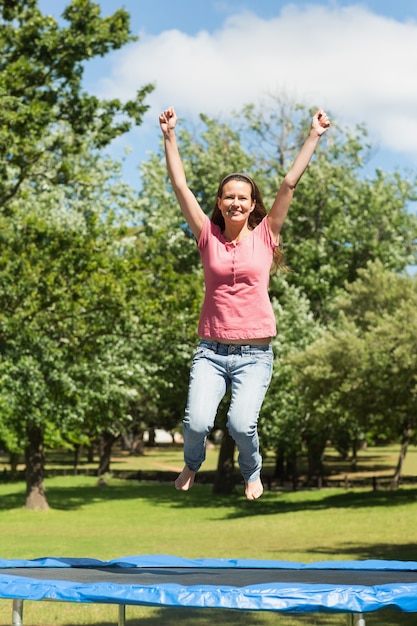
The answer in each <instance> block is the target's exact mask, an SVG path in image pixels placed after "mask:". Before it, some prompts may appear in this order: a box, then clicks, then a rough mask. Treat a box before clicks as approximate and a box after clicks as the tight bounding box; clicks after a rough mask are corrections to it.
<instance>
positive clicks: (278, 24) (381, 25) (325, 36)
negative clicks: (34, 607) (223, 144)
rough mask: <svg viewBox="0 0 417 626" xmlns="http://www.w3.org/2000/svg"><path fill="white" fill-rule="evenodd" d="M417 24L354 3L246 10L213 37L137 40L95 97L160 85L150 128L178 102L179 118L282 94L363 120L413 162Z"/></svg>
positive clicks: (344, 118) (168, 34) (173, 34)
mask: <svg viewBox="0 0 417 626" xmlns="http://www.w3.org/2000/svg"><path fill="white" fill-rule="evenodd" d="M416 77H417V23H416V22H411V21H410V22H406V23H403V22H396V21H395V20H393V19H389V18H384V17H382V16H377V15H375V14H373V13H371V12H370V11H368V10H366V9H365V8H363V7H361V6H359V5H352V6H349V7H345V8H340V7H333V8H329V7H324V6H320V5H307V7H306V8H304V9H303V8H298V7H296V6H295V5H288V6H287V7H286V8H285V9H284V10H283V11H282V12H281V14H280V15H279V16H278V17H276V18H274V19H270V20H265V19H261V18H259V17H257V16H256V15H254V14H253V13H249V12H244V13H239V14H236V15H234V16H233V17H232V18H229V19H228V20H227V21H226V22H225V23H224V24H223V25H222V26H221V28H219V29H218V30H217V31H215V32H213V33H208V32H205V31H201V32H199V33H198V34H197V35H195V36H189V35H186V34H184V33H182V32H180V31H178V30H170V31H165V32H162V33H161V34H159V35H157V36H149V35H147V34H146V33H142V34H141V35H140V40H139V42H137V43H135V44H131V45H130V46H128V47H126V48H125V49H124V50H122V51H121V52H119V53H117V54H116V55H114V56H113V58H112V67H111V73H110V75H109V77H108V78H107V79H105V80H103V81H101V83H100V91H101V95H104V96H106V97H109V96H117V97H121V98H127V97H131V96H132V95H133V94H134V93H135V91H136V89H138V88H140V87H141V86H143V85H144V84H146V83H148V82H153V83H155V84H156V89H155V92H154V93H153V94H152V95H151V96H150V97H149V99H148V100H147V102H148V103H149V104H151V106H152V109H151V112H150V115H149V114H148V123H150V120H152V123H153V124H156V119H157V115H158V114H159V112H160V110H162V109H163V108H165V107H166V106H170V105H174V106H175V107H176V110H177V113H178V114H179V115H180V116H182V117H187V118H190V117H194V116H197V115H198V113H200V112H204V113H207V114H209V115H210V114H213V115H216V114H225V113H228V112H229V111H231V110H236V109H239V108H240V107H241V106H242V105H244V104H247V103H251V102H257V101H259V100H264V99H265V97H266V95H267V94H269V93H273V94H275V95H276V94H278V93H279V92H285V93H286V94H287V95H289V96H291V97H293V98H295V99H296V100H298V101H301V102H303V103H305V104H311V105H312V106H314V105H320V106H322V107H323V108H326V109H328V110H330V111H331V112H332V114H333V115H334V116H335V117H337V118H338V120H339V121H340V122H341V123H362V122H363V123H365V124H366V125H367V127H368V129H369V131H370V133H371V136H372V137H375V138H376V140H377V141H378V142H379V145H380V146H381V148H385V149H388V150H394V151H397V152H399V153H401V152H403V153H405V154H408V155H409V156H410V157H411V158H412V159H413V161H414V162H415V163H416V165H417V81H416Z"/></svg>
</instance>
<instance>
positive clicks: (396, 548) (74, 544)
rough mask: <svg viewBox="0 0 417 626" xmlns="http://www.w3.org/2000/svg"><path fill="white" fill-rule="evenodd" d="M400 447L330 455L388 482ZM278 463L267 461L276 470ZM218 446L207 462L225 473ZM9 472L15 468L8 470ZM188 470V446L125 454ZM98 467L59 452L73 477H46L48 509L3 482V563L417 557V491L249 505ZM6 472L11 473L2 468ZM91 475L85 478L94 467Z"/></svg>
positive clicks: (33, 615)
mask: <svg viewBox="0 0 417 626" xmlns="http://www.w3.org/2000/svg"><path fill="white" fill-rule="evenodd" d="M397 455H398V447H394V446H388V447H384V448H373V449H369V450H365V451H363V452H361V454H360V457H359V462H358V469H357V472H351V468H350V465H349V463H347V462H341V461H340V459H339V458H338V457H337V456H336V455H335V454H334V452H332V451H331V450H330V451H328V455H327V459H326V467H327V468H328V471H329V475H330V476H331V477H335V478H338V477H343V476H345V475H347V476H348V477H349V478H350V479H352V478H354V477H357V476H358V475H359V476H363V477H366V476H368V477H369V476H374V475H375V476H378V477H380V476H389V475H391V474H392V472H393V470H394V468H395V464H396V461H397ZM272 461H273V459H272V458H267V459H266V462H265V470H266V472H268V471H271V468H272ZM216 462H217V451H216V450H209V451H208V456H207V461H206V464H205V466H204V469H205V471H206V472H207V473H208V474H209V473H210V472H214V470H215V467H216ZM5 467H6V466H5ZM181 467H182V451H181V449H180V448H157V449H152V450H147V451H146V455H145V456H143V457H129V456H127V455H123V454H119V455H117V456H115V458H114V460H113V463H112V469H113V470H114V471H116V472H117V475H118V472H122V473H123V472H129V471H137V470H141V471H143V472H158V471H164V472H171V473H172V476H175V473H176V472H177V471H178V470H179V469H181ZM95 468H96V464H93V465H88V464H87V463H86V461H84V462H83V463H82V465H81V466H80V472H83V474H81V473H80V475H78V476H72V475H71V472H72V469H71V459H69V458H68V457H67V456H66V455H62V454H56V453H54V454H53V455H52V454H50V455H49V456H48V470H49V471H50V473H51V475H52V474H53V471H54V470H59V473H60V474H62V473H63V472H66V473H67V475H65V476H63V475H59V476H58V475H57V476H54V477H51V478H48V479H47V481H46V488H47V497H48V502H49V505H50V507H51V508H50V510H49V511H39V512H35V511H28V510H25V509H24V507H23V505H24V492H25V487H24V484H23V482H14V483H13V482H11V483H3V484H0V546H1V550H0V558H5V559H12V558H16V559H33V558H39V557H44V556H57V557H65V556H70V557H92V558H98V559H101V560H108V559H115V558H118V557H123V556H126V555H135V554H138V555H139V554H169V555H173V556H181V557H188V558H208V557H213V558H216V557H217V558H255V559H276V560H288V561H297V562H312V561H322V560H345V559H353V560H363V559H387V560H391V559H398V560H414V561H417V524H416V521H415V520H416V519H417V485H410V486H403V487H401V489H399V490H398V491H389V490H380V491H372V489H370V488H369V487H368V488H365V489H348V490H345V489H334V488H332V489H322V490H308V491H298V492H289V491H279V490H272V491H266V492H265V494H264V496H263V497H262V498H261V499H260V500H259V501H256V502H247V501H246V500H245V498H244V496H243V487H239V488H238V492H237V493H236V495H233V496H228V497H226V496H214V495H213V494H212V493H211V487H210V486H209V485H204V484H199V483H197V484H196V485H195V487H194V488H193V489H192V490H191V491H190V492H189V493H178V492H176V491H175V489H174V488H173V486H172V484H171V483H160V484H158V483H154V482H148V483H146V482H141V483H139V482H137V481H133V480H119V479H116V478H110V479H109V483H108V485H107V486H98V483H97V479H96V478H95V477H94V476H93V472H94V470H95ZM2 469H3V468H2V466H1V465H0V471H2ZM87 471H88V472H89V473H90V475H85V472H87ZM404 474H405V475H408V476H417V450H416V448H410V450H409V452H408V454H407V459H406V465H405V467H404ZM117 611H118V609H117V607H116V606H112V605H110V606H103V605H89V604H71V603H53V602H25V606H24V624H25V626H38V625H39V626H40V625H42V626H52V624H57V625H61V626H63V625H65V626H75V625H78V624H93V625H97V626H98V625H100V626H110V625H114V624H117V615H118V613H117ZM215 621H216V622H217V623H219V624H222V625H224V626H237V625H239V626H240V625H243V626H244V625H246V624H252V625H254V626H272V625H277V626H306V625H307V624H308V625H323V626H339V625H340V626H347V625H348V624H351V621H350V617H349V616H345V615H340V614H306V615H301V616H294V615H284V614H279V613H259V612H258V613H255V612H240V611H239V612H238V611H222V610H213V611H212V610H194V609H188V610H182V609H157V608H146V607H127V625H128V626H174V625H177V624H181V625H182V626H191V625H192V626H208V625H209V624H212V623H213V622H215ZM10 623H11V601H9V600H2V601H0V625H1V626H3V625H6V624H10ZM366 624H367V626H368V625H369V626H376V625H378V626H384V625H385V624H387V625H388V624H393V625H398V626H411V625H414V626H416V624H417V616H416V615H414V614H406V613H398V612H394V611H378V612H377V613H375V614H367V615H366Z"/></svg>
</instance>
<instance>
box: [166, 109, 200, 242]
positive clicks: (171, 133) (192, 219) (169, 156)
mask: <svg viewBox="0 0 417 626" xmlns="http://www.w3.org/2000/svg"><path fill="white" fill-rule="evenodd" d="M159 124H160V126H161V130H162V133H163V135H164V148H165V157H166V162H167V168H168V174H169V178H170V180H171V185H172V188H173V190H174V192H175V195H176V197H177V200H178V203H179V205H180V207H181V211H182V213H183V215H184V217H185V220H186V222H187V224H188V226H189V227H190V229H191V231H192V233H193V235H194V237H195V238H196V239H197V240H198V238H199V237H200V234H201V230H202V228H203V224H204V220H205V214H204V212H203V210H202V209H201V207H200V205H199V204H198V202H197V199H196V197H195V196H194V194H193V192H192V191H191V190H190V188H189V187H188V185H187V180H186V177H185V172H184V167H183V164H182V161H181V156H180V153H179V150H178V145H177V139H176V137H175V126H176V124H177V116H176V113H175V110H174V109H173V108H172V107H170V108H169V109H166V110H165V111H163V113H161V115H160V116H159Z"/></svg>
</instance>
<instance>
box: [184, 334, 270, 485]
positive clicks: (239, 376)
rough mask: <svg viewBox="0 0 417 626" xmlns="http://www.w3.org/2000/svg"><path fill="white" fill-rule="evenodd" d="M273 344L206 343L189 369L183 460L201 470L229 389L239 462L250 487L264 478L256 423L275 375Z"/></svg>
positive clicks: (230, 424)
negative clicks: (208, 442)
mask: <svg viewBox="0 0 417 626" xmlns="http://www.w3.org/2000/svg"><path fill="white" fill-rule="evenodd" d="M273 359H274V356H273V352H272V348H271V346H269V345H266V346H251V345H233V344H229V345H226V344H222V343H217V342H215V341H210V340H205V339H204V340H201V341H200V343H199V345H198V347H197V349H196V351H195V353H194V358H193V362H192V365H191V370H190V385H189V389H188V400H187V407H186V410H185V417H184V460H185V463H186V465H187V466H188V467H189V469H190V470H192V471H194V472H197V471H198V470H199V469H200V466H201V464H202V463H203V461H204V459H205V455H206V438H207V435H208V434H209V433H210V431H211V430H212V428H213V426H214V421H215V418H216V413H217V409H218V406H219V404H220V401H221V400H222V398H223V396H224V395H225V393H226V391H227V390H228V388H229V387H231V400H230V406H229V410H228V414H227V428H228V430H229V433H230V435H231V436H232V437H233V439H234V440H235V442H236V445H237V447H238V451H239V456H238V462H239V466H240V470H241V472H242V476H243V478H244V480H245V482H246V483H248V482H252V481H254V480H256V479H257V478H259V476H260V472H261V466H262V457H261V455H260V454H259V440H258V431H257V422H258V416H259V411H260V409H261V406H262V402H263V400H264V397H265V394H266V391H267V389H268V386H269V383H270V381H271V376H272V365H273Z"/></svg>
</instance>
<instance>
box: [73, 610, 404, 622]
mask: <svg viewBox="0 0 417 626" xmlns="http://www.w3.org/2000/svg"><path fill="white" fill-rule="evenodd" d="M128 610H129V609H128ZM365 620H366V626H388V625H391V626H415V624H416V615H415V614H413V613H400V612H398V611H393V610H389V609H384V610H382V611H377V612H376V613H366V614H365ZM213 623H217V624H222V626H242V625H246V624H247V625H249V624H250V625H251V626H272V625H274V626H296V625H300V626H301V625H304V626H307V625H308V626H347V625H348V624H349V626H350V624H352V623H353V622H352V616H351V615H348V614H343V613H342V614H340V613H332V614H330V613H306V614H302V615H300V614H288V613H287V614H283V613H277V612H272V611H271V612H267V613H265V612H264V613H261V612H255V611H232V610H229V611H226V610H221V609H176V608H174V609H171V608H170V609H157V610H155V611H154V612H153V614H152V615H151V616H149V617H143V616H142V617H141V618H140V619H134V618H133V619H130V618H129V619H126V626H178V624H181V626H212V624H213ZM67 626H73V625H72V624H68V625H67ZM94 626H115V622H98V623H96V624H95V625H94Z"/></svg>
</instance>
